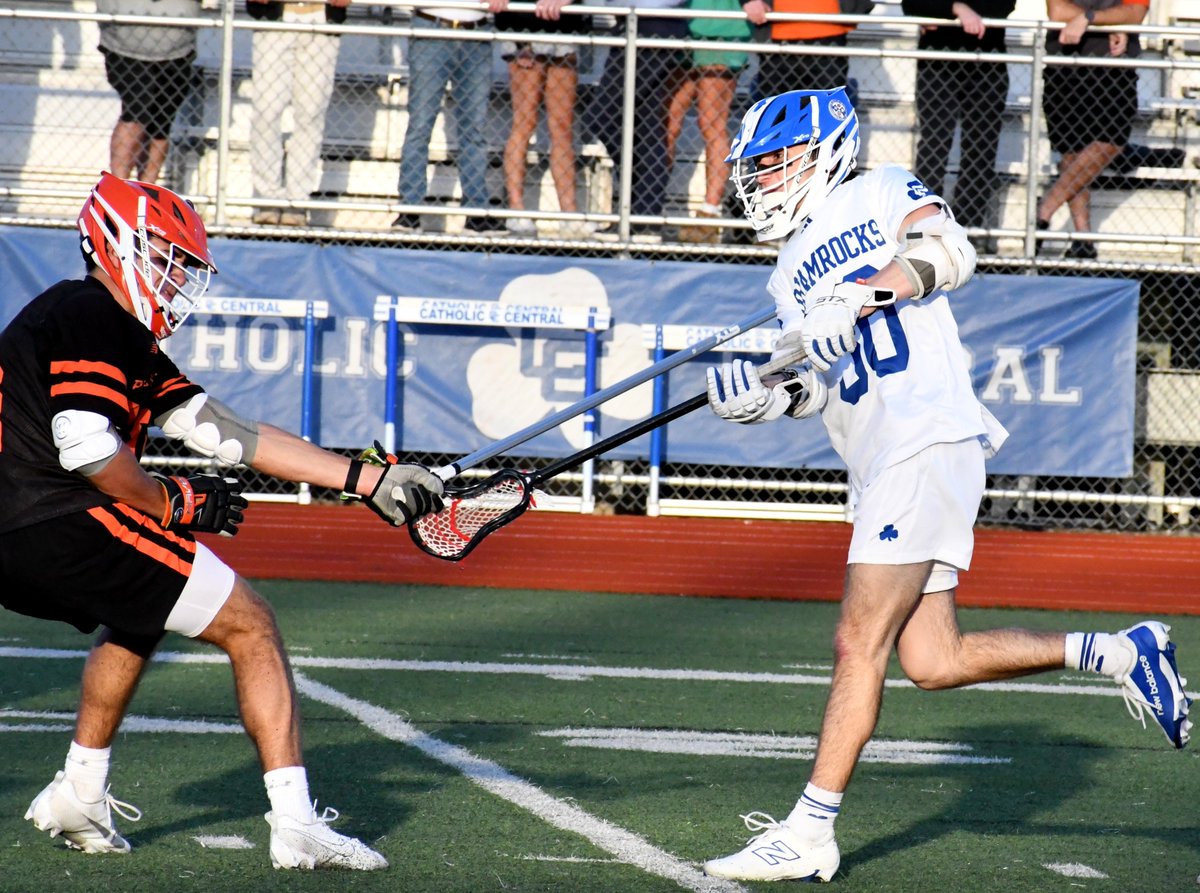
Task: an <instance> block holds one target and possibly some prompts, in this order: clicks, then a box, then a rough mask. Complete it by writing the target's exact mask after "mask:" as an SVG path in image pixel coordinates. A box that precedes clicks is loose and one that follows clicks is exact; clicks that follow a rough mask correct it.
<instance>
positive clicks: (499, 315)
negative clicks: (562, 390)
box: [374, 295, 612, 514]
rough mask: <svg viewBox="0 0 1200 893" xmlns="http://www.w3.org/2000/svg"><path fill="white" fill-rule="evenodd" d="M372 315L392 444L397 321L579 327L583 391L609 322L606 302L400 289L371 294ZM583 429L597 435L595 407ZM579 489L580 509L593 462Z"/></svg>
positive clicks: (591, 486)
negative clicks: (382, 342)
mask: <svg viewBox="0 0 1200 893" xmlns="http://www.w3.org/2000/svg"><path fill="white" fill-rule="evenodd" d="M374 319H375V321H376V322H386V323H387V351H386V357H387V358H386V362H385V367H386V369H387V372H386V375H387V379H386V386H385V393H384V411H383V421H384V441H383V444H384V447H385V449H387V451H388V452H395V449H396V428H397V408H396V397H397V390H396V381H397V377H398V373H399V369H400V338H399V331H398V324H400V323H406V324H408V325H429V326H477V327H482V328H491V329H497V328H504V329H509V328H528V329H570V330H574V331H579V332H583V333H584V351H585V355H584V385H583V387H584V396H585V397H589V396H591V395H592V394H594V393H595V392H596V382H597V374H596V372H597V366H598V364H599V359H600V347H599V344H600V339H599V336H600V333H601V332H603V331H605V330H607V329H608V328H609V326H611V325H612V313H611V311H610V310H609V308H607V307H583V306H579V305H574V304H541V303H535V302H530V303H515V302H514V303H509V302H505V303H501V302H500V301H481V300H475V299H473V298H420V297H409V296H404V295H379V296H378V297H377V298H376V299H375V311H374ZM583 430H584V434H585V437H586V440H587V443H586V444H585V445H590V444H591V443H593V442H594V441H595V439H596V411H595V409H591V410H588V411H587V412H586V413H585V414H584V416H583ZM581 473H582V478H583V491H582V498H581V500H580V507H579V510H580V511H581V512H583V513H585V514H586V513H588V512H590V511H591V510H592V508H593V507H594V505H595V480H594V462H592V461H589V462H587V463H585V465H584V466H583V469H582V472H581Z"/></svg>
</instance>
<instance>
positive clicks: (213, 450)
mask: <svg viewBox="0 0 1200 893" xmlns="http://www.w3.org/2000/svg"><path fill="white" fill-rule="evenodd" d="M208 404H211V405H208ZM156 421H157V422H158V424H159V427H161V428H162V431H163V434H165V435H166V436H167V437H169V438H171V439H172V440H180V441H183V444H184V446H186V447H187V448H188V449H190V450H192V451H194V452H196V453H199V454H200V455H201V456H207V457H209V458H210V459H216V460H217V464H218V465H220V466H221V467H223V468H230V467H232V466H234V465H237V464H238V463H239V462H242V461H243V460H244V461H247V462H249V461H250V460H251V459H252V458H253V457H254V451H255V448H256V447H257V446H258V429H257V427H256V426H255V425H253V424H252V423H249V422H246V421H244V420H243V419H241V418H239V417H238V416H236V415H234V413H233V412H232V411H231V410H230V409H229V408H228V407H226V406H225V405H224V404H221V403H219V402H218V401H217V400H215V399H213V400H210V398H209V396H208V394H197V395H196V396H195V397H193V398H192V399H191V400H189V401H188V402H187V403H183V404H181V405H179V406H177V407H175V408H174V409H173V410H171V411H170V412H169V413H166V414H165V416H164V417H162V418H161V419H158V420H156Z"/></svg>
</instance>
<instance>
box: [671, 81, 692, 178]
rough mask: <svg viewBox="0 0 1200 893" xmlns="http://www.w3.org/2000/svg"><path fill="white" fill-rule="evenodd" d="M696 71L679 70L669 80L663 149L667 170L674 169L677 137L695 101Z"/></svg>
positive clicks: (681, 131)
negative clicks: (668, 98)
mask: <svg viewBox="0 0 1200 893" xmlns="http://www.w3.org/2000/svg"><path fill="white" fill-rule="evenodd" d="M696 74H697V73H696V71H695V70H689V71H684V70H682V69H681V70H679V71H678V72H676V74H675V75H674V76H672V78H671V84H670V86H669V87H668V92H669V94H670V97H671V98H670V100H668V102H667V129H666V134H665V142H664V147H665V149H666V158H665V164H666V166H667V170H670V169H671V168H673V167H675V147H676V145H678V143H679V135H680V134H681V133H683V121H684V119H685V118H686V117H687V113H688V109H690V108H691V107H692V103H693V102H695V101H696V80H697V78H696Z"/></svg>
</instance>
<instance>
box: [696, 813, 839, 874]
mask: <svg viewBox="0 0 1200 893" xmlns="http://www.w3.org/2000/svg"><path fill="white" fill-rule="evenodd" d="M741 819H742V821H743V822H745V823H746V828H747V829H749V830H750V831H752V832H758V833H756V834H755V836H754V837H751V838H750V841H749V843H747V844H746V847H745V849H743V850H741V851H739V852H736V853H734V854H733V855H731V856H725V857H723V858H720V859H709V860H708V861H707V862H705V863H704V873H705V874H707V875H708V876H709V877H719V878H726V879H728V880H732V881H813V882H821V883H824V882H827V881H830V880H832V879H833V876H834V874H836V873H837V870H838V865H840V864H841V861H842V857H841V854H840V853H839V852H838V845H837V841H836V840H834V838H833V835H832V834H831V835H830V836H829V840H828V841H827V842H825V843H816V844H814V843H811V842H809V841H806V840H803V839H802V838H801V837H800V836H799V835H797V834H796V833H795V832H794V831H792V829H791V828H789V827H788V826H787V825H786V824H780V823H779V822H777V821H775V820H774V819H773V818H771V817H770V816H769V815H767V814H766V813H762V812H752V813H750V814H749V815H744V816H741Z"/></svg>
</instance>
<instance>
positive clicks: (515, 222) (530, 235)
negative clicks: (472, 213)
mask: <svg viewBox="0 0 1200 893" xmlns="http://www.w3.org/2000/svg"><path fill="white" fill-rule="evenodd" d="M472 219H475V220H477V219H479V218H472ZM485 219H486V218H485ZM504 229H505V230H506V231H507V232H508V234H509V235H510V236H519V237H521V238H523V239H536V238H537V234H538V229H537V224H536V223H534V222H533V221H532V220H530V219H529V218H528V217H509V218H508V219H507V220H505V221H504Z"/></svg>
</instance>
